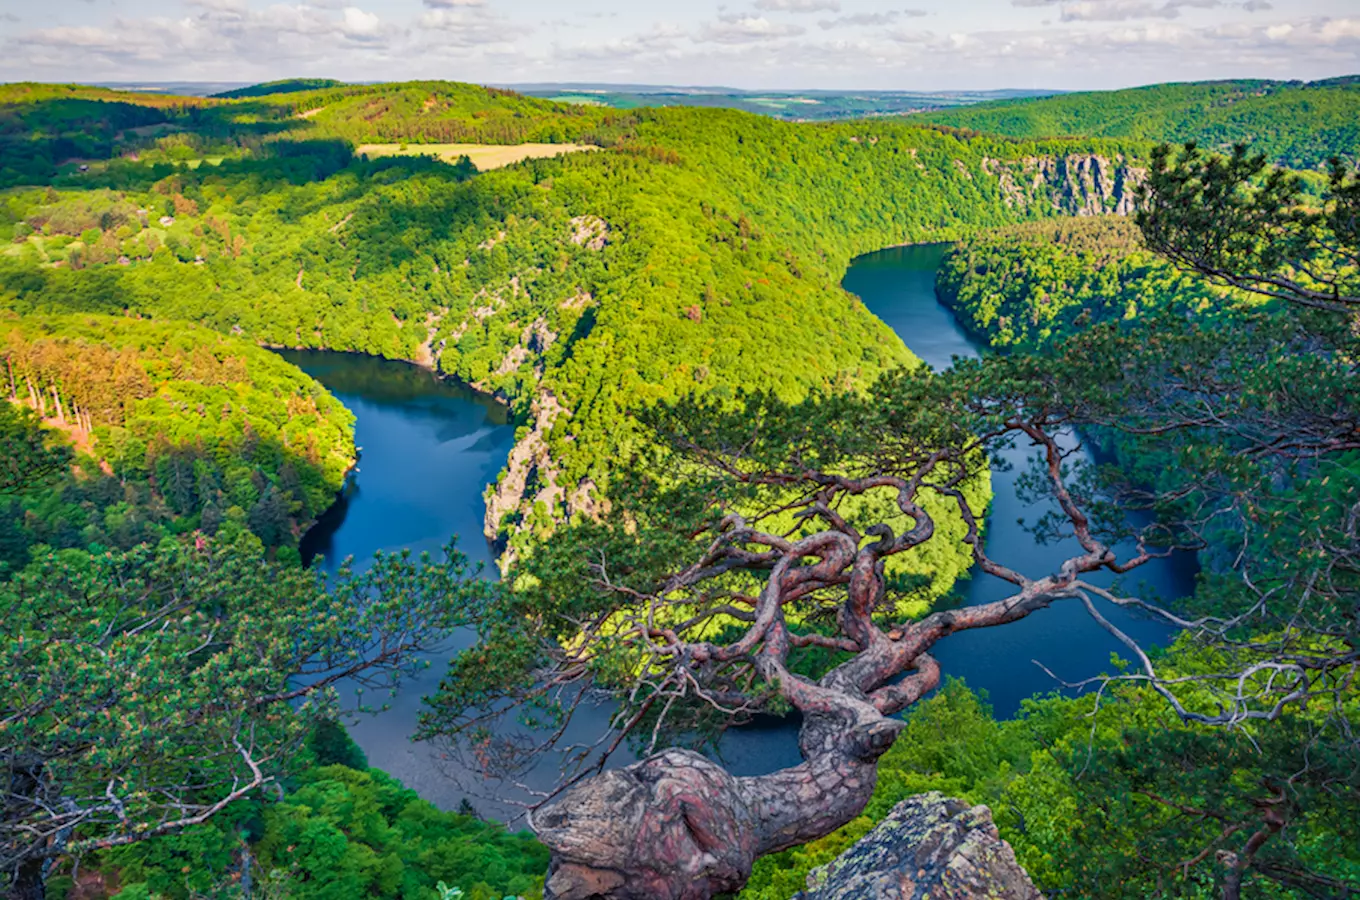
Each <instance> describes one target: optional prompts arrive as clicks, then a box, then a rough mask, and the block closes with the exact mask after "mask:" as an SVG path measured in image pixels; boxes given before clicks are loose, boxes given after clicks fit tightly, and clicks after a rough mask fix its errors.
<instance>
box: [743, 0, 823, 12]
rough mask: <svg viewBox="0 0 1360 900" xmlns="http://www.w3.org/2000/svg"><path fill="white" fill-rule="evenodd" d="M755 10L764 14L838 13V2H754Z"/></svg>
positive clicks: (814, 0) (796, 0)
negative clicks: (759, 10)
mask: <svg viewBox="0 0 1360 900" xmlns="http://www.w3.org/2000/svg"><path fill="white" fill-rule="evenodd" d="M756 9H762V10H765V11H766V12H793V13H813V12H833V13H834V12H840V11H841V5H840V3H839V0H756Z"/></svg>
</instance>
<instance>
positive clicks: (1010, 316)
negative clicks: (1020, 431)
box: [936, 217, 1221, 350]
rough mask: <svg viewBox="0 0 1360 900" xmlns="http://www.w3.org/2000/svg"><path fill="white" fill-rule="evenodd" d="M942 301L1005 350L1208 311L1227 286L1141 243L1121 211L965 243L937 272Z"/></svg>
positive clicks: (1007, 231)
mask: <svg viewBox="0 0 1360 900" xmlns="http://www.w3.org/2000/svg"><path fill="white" fill-rule="evenodd" d="M936 288H937V290H938V293H939V297H940V300H941V301H942V302H943V303H944V304H945V305H946V306H948V307H949V308H950V309H952V310H953V311H954V314H955V315H956V316H957V317H958V320H959V322H960V323H961V324H962V325H963V327H964V328H965V329H966V330H967V331H968V332H969V333H970V334H971V335H972V336H973V337H974V338H975V339H977V340H979V341H981V342H982V343H984V344H987V345H988V346H990V347H992V348H994V349H997V350H1014V349H1022V348H1025V347H1034V346H1036V345H1038V344H1042V343H1044V342H1047V341H1049V340H1051V339H1053V338H1056V337H1062V336H1065V335H1067V334H1070V333H1072V332H1073V331H1076V330H1078V329H1080V328H1081V327H1084V326H1088V325H1091V324H1094V323H1098V322H1108V321H1119V320H1123V319H1133V318H1135V317H1137V316H1139V315H1141V314H1144V313H1146V312H1148V311H1149V310H1154V309H1158V310H1160V309H1166V308H1168V307H1170V306H1171V305H1173V304H1174V305H1175V306H1177V307H1178V308H1182V309H1186V310H1189V311H1192V312H1193V311H1200V310H1203V309H1206V308H1208V307H1210V306H1213V305H1215V304H1217V303H1219V302H1220V299H1221V292H1217V291H1215V290H1213V289H1212V288H1210V287H1209V286H1208V285H1206V284H1205V283H1204V281H1203V279H1201V278H1198V277H1196V276H1192V275H1187V274H1185V273H1184V272H1182V271H1180V270H1179V269H1177V268H1176V267H1175V266H1173V265H1172V264H1170V263H1168V262H1166V261H1165V260H1163V259H1161V258H1160V257H1157V256H1155V255H1153V254H1152V253H1150V252H1148V251H1147V250H1145V249H1144V248H1143V245H1142V237H1141V235H1140V234H1139V232H1138V229H1137V228H1136V227H1135V226H1134V225H1133V223H1131V222H1129V221H1128V220H1127V219H1124V218H1121V217H1100V218H1090V219H1070V220H1065V221H1062V222H1056V223H1049V222H1040V223H1032V224H1028V225H1019V226H1014V227H1011V228H1003V229H998V230H995V231H989V232H985V233H982V234H978V235H974V236H972V237H969V238H966V239H964V240H962V241H960V242H959V243H958V244H957V245H956V246H955V247H954V248H953V249H952V250H950V252H949V254H948V256H946V257H945V260H944V262H943V264H942V265H941V266H940V271H939V273H938V275H937V284H936Z"/></svg>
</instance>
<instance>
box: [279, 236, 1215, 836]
mask: <svg viewBox="0 0 1360 900" xmlns="http://www.w3.org/2000/svg"><path fill="white" fill-rule="evenodd" d="M944 251H945V248H944V247H943V246H929V247H920V246H918V247H903V248H895V249H891V250H884V251H882V252H880V253H874V254H870V255H868V256H864V257H861V258H860V259H858V260H856V261H855V262H854V263H853V264H852V265H851V267H850V270H849V271H848V272H847V273H846V276H845V282H844V284H845V287H846V288H847V289H848V290H850V291H852V292H853V293H855V294H858V295H859V296H860V297H861V298H862V299H863V300H864V302H865V303H866V304H867V305H868V307H869V309H870V310H872V311H873V312H874V314H875V315H877V316H879V317H880V318H881V319H883V321H884V322H886V323H887V324H888V325H889V326H891V327H892V328H893V329H894V330H895V331H896V332H897V333H898V334H899V335H901V337H902V339H903V341H904V342H905V343H906V344H907V346H908V347H910V348H911V349H912V350H913V351H914V352H915V353H916V354H917V355H918V356H920V357H921V358H922V359H924V360H925V361H926V362H927V363H928V364H929V365H931V366H933V367H935V368H945V367H947V366H948V365H949V364H950V362H951V360H952V359H953V357H955V356H962V357H971V356H974V355H976V352H977V351H976V349H975V348H974V346H973V345H972V344H971V343H970V342H969V340H968V338H967V336H966V335H965V334H964V333H963V331H962V330H961V329H960V328H959V327H958V325H957V323H956V322H955V321H954V319H953V317H952V315H951V314H950V313H949V312H948V311H947V310H945V309H944V307H942V306H940V304H939V303H938V302H937V301H936V298H935V271H936V269H937V268H938V266H939V263H940V259H941V257H942V256H943V254H944ZM283 355H284V356H285V357H286V358H288V359H289V360H291V361H292V362H294V363H295V364H297V365H298V366H300V367H301V368H302V369H303V370H304V371H306V372H308V373H309V374H310V375H312V376H313V377H315V378H316V379H317V380H319V381H320V382H321V383H322V384H324V385H326V387H327V388H329V389H330V390H331V391H332V392H333V393H334V394H336V396H337V397H339V398H340V400H341V401H342V402H343V403H344V404H345V405H346V406H347V407H349V409H351V410H352V411H353V412H354V413H355V415H356V416H357V420H358V421H357V425H356V437H357V442H358V444H359V445H360V447H361V448H362V454H361V457H360V462H359V470H358V472H357V473H355V475H354V477H353V479H352V483H351V485H350V487H349V488H348V490H347V492H346V495H345V498H344V500H343V501H342V502H341V503H340V504H338V505H337V507H336V508H335V509H334V510H332V511H331V513H329V514H328V515H327V516H326V518H325V519H324V520H323V521H322V522H321V523H319V524H318V526H317V527H316V528H314V529H313V530H312V531H311V532H310V533H309V534H308V535H307V536H306V538H305V539H304V541H303V548H302V549H303V552H304V556H305V557H306V558H307V559H309V560H311V559H313V558H315V559H316V563H315V564H317V565H320V566H323V567H325V568H326V569H328V570H333V569H334V568H335V567H336V566H337V565H339V563H340V561H341V560H343V559H344V558H345V557H346V556H351V555H352V556H354V557H355V559H356V560H357V561H360V562H362V561H363V560H365V559H369V558H371V557H372V555H373V553H374V552H375V551H377V550H398V549H401V548H404V547H409V548H411V549H413V550H416V551H419V550H430V551H432V552H434V551H437V550H438V549H439V548H440V547H442V546H443V545H444V543H445V542H446V541H447V540H448V538H449V537H450V536H451V535H458V536H459V538H460V540H459V546H460V548H461V549H462V550H463V551H464V552H465V553H467V554H468V556H470V557H471V558H472V559H474V560H479V561H483V562H486V563H487V564H488V566H487V572H488V574H489V575H490V576H492V577H494V575H495V568H494V566H492V565H490V563H491V554H490V552H489V550H488V548H487V545H486V542H485V540H484V538H483V537H482V519H483V515H484V513H485V503H484V501H483V499H482V498H483V492H484V491H485V489H486V486H487V485H488V484H491V483H492V482H493V481H494V480H495V479H496V476H497V473H498V472H499V471H500V469H501V468H502V467H503V466H504V465H505V460H506V457H507V456H508V454H509V452H510V449H511V447H512V446H513V442H514V429H513V428H512V427H511V426H509V425H508V424H506V416H505V411H504V409H503V408H502V407H500V406H499V405H498V404H496V403H495V402H494V401H492V400H490V399H489V398H486V397H483V396H481V395H479V394H477V393H476V392H474V391H471V390H469V389H467V388H464V387H461V386H458V385H454V384H452V383H449V382H446V381H442V380H440V379H438V378H436V377H435V376H434V375H432V374H431V373H430V372H428V371H426V370H424V369H420V368H418V367H415V366H412V365H409V364H406V363H398V362H389V361H384V360H377V359H372V358H368V357H361V356H354V355H349V354H340V353H325V352H285V353H283ZM1027 456H1028V453H1027V451H1025V450H1017V451H1015V452H1013V453H1011V454H1009V456H1008V460H1009V461H1010V462H1011V463H1013V464H1014V465H1013V467H1012V471H1009V472H998V473H996V474H995V475H994V477H993V485H994V488H995V494H996V499H995V502H994V506H993V508H992V511H991V515H990V518H989V520H988V532H987V551H988V553H989V554H991V555H992V556H993V557H994V558H996V559H999V560H1000V561H1002V562H1004V563H1007V564H1009V565H1012V566H1014V567H1016V568H1019V569H1022V570H1023V571H1025V572H1028V573H1033V574H1043V573H1045V572H1048V571H1051V570H1053V569H1055V568H1056V567H1057V565H1058V563H1059V562H1060V561H1061V560H1062V559H1064V558H1066V556H1067V555H1068V553H1069V552H1070V550H1071V547H1070V546H1069V547H1064V546H1054V547H1046V546H1038V545H1036V544H1035V541H1034V540H1033V538H1032V536H1031V535H1030V534H1029V533H1028V532H1027V531H1025V529H1024V528H1022V527H1020V526H1019V525H1018V524H1017V519H1019V518H1027V519H1030V520H1032V519H1034V518H1035V517H1036V516H1037V515H1038V514H1039V512H1041V510H1036V509H1034V508H1029V507H1026V506H1024V505H1023V504H1022V503H1020V501H1019V500H1018V499H1017V498H1016V496H1015V492H1014V482H1015V479H1016V476H1017V474H1018V472H1019V471H1021V470H1022V468H1023V466H1024V464H1025V463H1026V458H1027ZM1193 577H1194V563H1193V560H1192V559H1189V558H1187V559H1184V560H1178V561H1176V562H1174V563H1160V564H1155V565H1150V566H1148V567H1146V568H1145V569H1144V570H1142V571H1141V572H1139V573H1138V574H1137V579H1138V580H1143V581H1146V582H1148V583H1149V585H1150V586H1151V589H1152V592H1154V593H1156V594H1158V595H1160V596H1165V597H1177V596H1183V595H1185V594H1188V593H1189V592H1190V589H1191V586H1192V580H1193ZM1131 586H1137V585H1136V582H1133V583H1131ZM1008 588H1009V585H1006V584H1004V583H1002V582H1000V581H998V580H996V579H992V578H990V577H988V576H985V575H979V576H978V577H976V578H974V579H972V580H970V581H967V582H964V583H962V584H960V585H959V587H958V591H957V593H958V597H957V599H956V602H958V603H963V604H976V603H984V602H989V601H991V600H995V599H999V598H1001V597H1004V596H1006V595H1007V594H1008ZM1103 612H1104V613H1105V615H1106V616H1107V617H1108V618H1110V619H1111V620H1112V621H1114V622H1116V624H1118V625H1120V627H1122V628H1124V629H1125V630H1126V631H1127V632H1128V633H1129V634H1131V635H1133V636H1134V637H1136V638H1138V639H1140V640H1144V641H1148V642H1152V643H1157V642H1161V641H1164V640H1165V639H1166V637H1167V636H1168V631H1167V630H1166V629H1165V628H1164V627H1162V626H1161V625H1159V624H1157V623H1154V622H1151V621H1148V620H1147V619H1143V618H1139V617H1138V616H1136V615H1133V614H1129V613H1125V612H1123V611H1121V610H1119V609H1106V610H1103ZM472 637H473V636H472V635H471V634H463V635H459V636H456V637H455V638H454V639H453V640H451V641H450V642H449V644H448V645H447V646H446V647H444V648H441V651H440V652H439V653H436V654H432V655H431V657H430V663H431V666H430V669H429V670H428V671H427V672H426V673H425V674H424V675H423V676H421V677H419V678H416V679H413V680H411V681H409V682H407V683H405V684H404V685H403V687H402V689H401V690H400V691H399V692H398V693H397V694H396V696H395V697H392V698H390V699H389V700H387V702H388V704H389V709H388V710H387V711H386V712H384V713H381V714H378V715H376V716H371V717H365V718H361V719H359V720H358V721H357V722H356V723H355V724H354V725H353V726H352V727H351V729H350V730H351V734H353V735H354V737H355V739H356V740H357V741H358V742H359V745H360V746H361V747H363V749H364V751H365V752H366V753H367V754H368V757H369V760H370V762H371V763H372V764H373V765H374V766H377V767H379V768H381V769H384V770H386V771H388V772H391V773H392V774H393V775H395V776H396V777H398V778H399V779H401V780H402V781H403V782H405V783H406V784H407V785H408V786H409V787H411V788H413V789H415V790H416V791H418V792H419V793H420V794H421V795H422V796H423V797H425V798H427V799H428V800H430V801H432V802H434V803H436V804H438V805H440V806H442V807H445V808H452V807H455V806H457V805H458V803H459V801H460V800H462V799H463V798H464V797H470V798H471V799H472V800H473V802H474V803H475V804H476V805H477V806H478V808H479V809H480V810H481V811H482V812H483V813H485V814H488V815H493V816H497V817H502V818H509V817H511V816H513V815H514V814H515V810H514V808H513V807H510V806H505V805H501V804H498V803H496V802H495V801H494V800H492V799H489V797H497V796H501V797H504V796H509V795H511V794H514V793H516V792H515V791H514V790H513V789H509V788H507V787H506V786H504V785H496V784H482V785H478V784H477V783H475V779H474V778H473V776H472V773H471V771H470V770H469V769H467V768H465V767H462V766H460V765H459V764H458V762H457V761H456V760H452V759H449V758H447V757H446V756H445V755H444V753H443V752H442V751H441V749H440V748H439V747H437V746H431V745H428V744H419V743H413V742H412V741H410V740H409V735H410V734H411V733H412V731H413V730H414V728H415V725H416V718H417V714H418V713H419V710H420V698H421V697H422V696H423V695H425V694H428V693H430V692H431V691H433V689H434V688H435V687H436V686H437V683H438V679H439V677H440V675H441V674H442V671H443V668H444V663H445V661H446V660H447V659H448V658H449V657H450V656H451V655H452V654H453V653H454V652H456V650H457V649H458V648H459V647H461V646H466V645H467V644H468V643H469V642H470V641H471V640H472ZM1118 649H1121V648H1120V647H1119V645H1117V644H1116V643H1115V641H1114V639H1113V638H1111V637H1110V636H1109V635H1108V634H1106V633H1105V632H1104V631H1102V630H1100V629H1099V627H1098V626H1096V625H1095V623H1094V622H1092V621H1091V620H1090V619H1089V617H1088V616H1087V615H1086V613H1085V611H1084V609H1082V608H1081V607H1080V606H1079V605H1077V604H1075V603H1073V602H1070V601H1064V602H1062V603H1059V604H1057V605H1055V606H1054V607H1053V608H1050V609H1048V610H1044V611H1042V612H1040V613H1037V614H1035V615H1034V616H1031V617H1030V618H1029V619H1027V620H1025V621H1022V622H1018V623H1015V624H1012V625H1008V626H1005V627H1003V628H994V629H987V630H982V631H974V632H966V633H963V634H959V635H954V636H951V637H949V638H947V639H946V640H944V641H942V642H941V643H940V644H939V645H937V647H936V650H935V655H936V657H937V658H938V659H939V660H940V661H941V663H942V665H943V667H944V671H945V673H946V674H948V675H953V676H955V677H961V678H964V679H965V680H966V681H967V682H968V684H969V685H971V686H972V687H974V688H980V689H982V690H985V691H986V692H987V693H988V695H989V697H990V699H991V702H992V703H993V705H994V707H995V710H996V713H997V714H998V715H999V716H1009V715H1012V714H1013V713H1014V712H1015V711H1016V710H1017V709H1018V708H1019V706H1020V702H1021V701H1022V700H1023V699H1024V698H1026V697H1029V696H1032V695H1034V694H1036V693H1043V692H1047V691H1050V690H1053V689H1055V688H1056V687H1057V685H1056V684H1055V682H1054V681H1053V680H1052V679H1051V678H1050V677H1049V676H1048V675H1046V674H1045V673H1044V672H1043V671H1042V670H1040V669H1039V668H1038V667H1037V666H1036V665H1034V663H1033V660H1038V661H1040V662H1043V663H1044V664H1045V665H1047V666H1048V667H1049V668H1050V669H1052V670H1053V671H1054V673H1056V674H1057V675H1058V676H1060V677H1062V678H1064V679H1068V680H1074V681H1075V680H1078V679H1081V678H1086V677H1089V676H1091V675H1094V674H1097V673H1099V672H1101V671H1103V670H1107V669H1108V668H1109V660H1110V654H1111V653H1113V652H1115V651H1116V650H1118ZM608 714H609V707H608V706H604V705H601V706H596V707H591V708H589V709H586V710H584V712H583V713H581V714H578V715H579V721H578V723H577V727H576V728H574V729H573V731H572V732H571V734H569V736H568V737H569V739H570V740H580V739H588V740H593V739H594V737H595V736H597V735H598V732H599V729H600V728H602V727H603V726H604V725H605V724H606V722H607V720H608ZM721 756H722V759H723V761H724V762H725V763H726V764H727V765H728V766H729V767H730V768H731V769H732V771H734V772H735V773H736V774H739V775H749V774H760V773H764V772H769V771H773V770H775V769H778V768H782V767H784V766H788V765H793V764H796V763H797V762H798V761H799V755H798V748H797V742H796V723H794V722H791V721H778V720H772V721H767V722H764V723H761V724H759V725H756V726H753V727H747V728H742V729H735V730H733V731H730V732H729V733H728V734H727V736H726V737H725V738H724V740H723V743H722V746H721ZM628 761H631V757H630V756H628V755H627V754H626V753H620V754H618V755H617V756H616V757H615V762H616V763H626V762H628ZM554 777H555V771H554V770H553V769H552V768H551V767H546V766H545V767H544V768H541V769H540V770H538V771H536V772H534V773H531V775H530V777H528V778H527V779H526V781H528V782H529V783H530V784H531V785H532V786H534V787H535V788H537V789H542V788H544V787H546V786H548V784H549V783H551V782H552V781H553V780H554ZM520 796H523V795H522V794H521V795H520Z"/></svg>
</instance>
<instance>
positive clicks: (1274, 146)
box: [920, 75, 1360, 169]
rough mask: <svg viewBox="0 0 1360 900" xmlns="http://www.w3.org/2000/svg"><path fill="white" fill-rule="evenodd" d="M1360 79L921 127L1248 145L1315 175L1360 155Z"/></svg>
mask: <svg viewBox="0 0 1360 900" xmlns="http://www.w3.org/2000/svg"><path fill="white" fill-rule="evenodd" d="M1358 87H1360V75H1347V76H1342V77H1339V78H1329V79H1326V80H1323V81H1315V82H1302V81H1268V80H1264V79H1260V80H1255V79H1243V80H1236V81H1207V82H1185V83H1179V84H1159V85H1150V86H1148V87H1139V88H1130V89H1127V90H1121V91H1089V92H1083V93H1076V94H1063V95H1061V96H1056V97H1046V98H1041V99H1021V100H1008V101H1000V102H994V103H981V104H977V105H975V106H971V107H968V108H966V109H950V110H940V111H934V112H929V113H924V114H922V115H921V116H920V118H921V119H922V120H924V121H926V122H931V123H934V124H939V125H949V126H952V127H955V128H965V129H968V130H971V131H981V132H987V133H990V134H999V135H1003V136H1006V137H1012V138H1021V139H1026V140H1029V139H1034V138H1041V137H1042V138H1049V137H1110V138H1131V139H1134V140H1143V141H1170V142H1175V143H1181V142H1186V141H1195V142H1197V143H1200V144H1202V145H1204V146H1206V147H1209V148H1211V149H1220V150H1221V149H1227V148H1228V147H1230V146H1231V145H1232V144H1234V143H1238V142H1245V143H1249V144H1251V145H1252V149H1254V150H1257V151H1259V152H1262V153H1265V154H1266V155H1267V156H1268V157H1270V158H1271V159H1273V160H1274V161H1276V162H1277V163H1280V164H1282V165H1286V166H1291V167H1295V168H1306V169H1312V168H1318V167H1320V166H1323V165H1325V164H1326V162H1327V160H1328V159H1329V158H1330V157H1332V156H1343V157H1348V158H1354V157H1355V156H1356V155H1357V154H1360V90H1357V88H1358Z"/></svg>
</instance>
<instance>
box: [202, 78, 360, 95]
mask: <svg viewBox="0 0 1360 900" xmlns="http://www.w3.org/2000/svg"><path fill="white" fill-rule="evenodd" d="M344 86H345V83H344V82H343V81H337V80H336V79H334V78H284V79H282V80H280V81H266V82H263V83H262V84H252V85H249V86H248V87H243V88H236V89H235V90H230V91H222V92H221V93H218V94H209V95H208V96H210V97H213V98H215V99H218V100H240V99H244V98H246V97H268V96H270V95H271V94H294V93H297V92H298V91H315V90H320V89H322V88H335V87H344Z"/></svg>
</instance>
